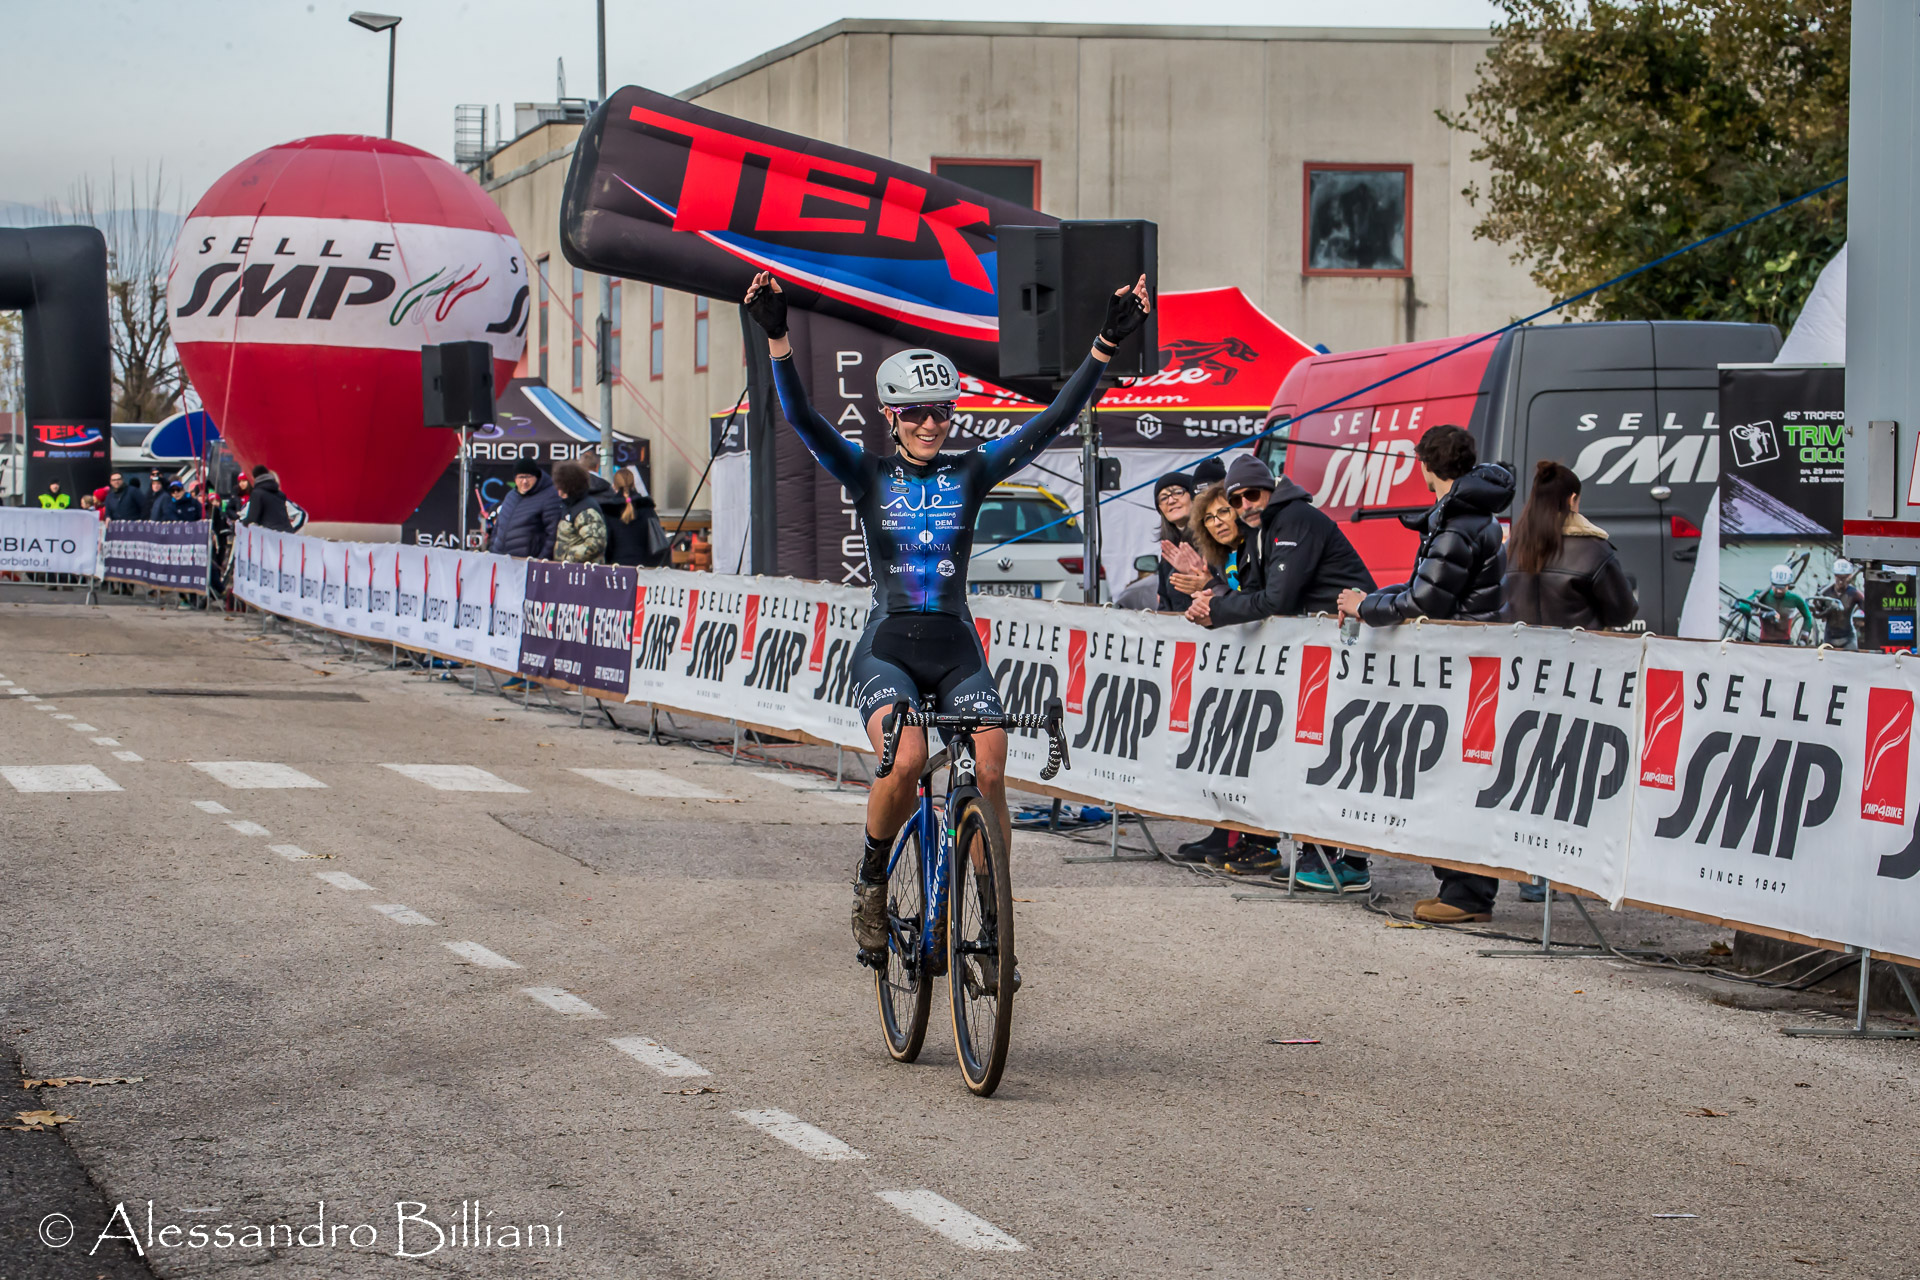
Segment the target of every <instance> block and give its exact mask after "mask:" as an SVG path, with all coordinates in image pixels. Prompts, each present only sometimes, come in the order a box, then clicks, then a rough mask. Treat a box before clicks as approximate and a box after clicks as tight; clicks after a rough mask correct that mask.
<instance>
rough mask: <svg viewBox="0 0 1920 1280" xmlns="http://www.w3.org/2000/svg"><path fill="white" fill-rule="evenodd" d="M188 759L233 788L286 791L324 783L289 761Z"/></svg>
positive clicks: (209, 775)
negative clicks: (275, 762)
mask: <svg viewBox="0 0 1920 1280" xmlns="http://www.w3.org/2000/svg"><path fill="white" fill-rule="evenodd" d="M187 763H189V764H191V765H192V766H193V767H194V768H196V769H198V770H199V771H200V772H202V773H204V774H206V775H207V776H208V777H210V778H212V779H213V780H214V781H216V782H224V783H226V784H227V785H228V786H229V787H232V788H233V789H234V790H236V791H285V790H293V789H295V788H305V787H325V786H326V785H327V784H326V783H324V782H322V781H320V780H319V779H318V778H310V777H308V776H307V775H306V774H304V773H302V772H300V771H299V770H298V769H296V768H294V767H293V766H292V765H286V764H273V763H271V762H269V761H265V760H189V761H188V762H187Z"/></svg>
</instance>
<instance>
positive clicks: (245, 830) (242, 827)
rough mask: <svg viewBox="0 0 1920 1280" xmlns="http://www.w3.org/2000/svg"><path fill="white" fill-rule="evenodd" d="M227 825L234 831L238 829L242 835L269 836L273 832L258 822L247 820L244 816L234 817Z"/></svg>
mask: <svg viewBox="0 0 1920 1280" xmlns="http://www.w3.org/2000/svg"><path fill="white" fill-rule="evenodd" d="M227 825H228V826H230V827H232V828H233V829H234V830H235V831H238V832H239V833H240V834H241V835H243V836H270V835H272V834H273V833H272V832H271V831H268V830H267V829H266V828H265V827H263V826H261V825H260V824H259V823H257V822H249V821H247V820H246V819H245V818H235V819H234V820H233V821H231V822H229V823H228V824H227Z"/></svg>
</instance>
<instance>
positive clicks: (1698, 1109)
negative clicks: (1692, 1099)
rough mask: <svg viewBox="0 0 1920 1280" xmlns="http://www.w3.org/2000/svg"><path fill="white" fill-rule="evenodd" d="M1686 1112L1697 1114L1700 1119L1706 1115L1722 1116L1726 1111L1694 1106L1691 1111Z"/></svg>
mask: <svg viewBox="0 0 1920 1280" xmlns="http://www.w3.org/2000/svg"><path fill="white" fill-rule="evenodd" d="M1687 1114H1688V1115H1690V1116H1699V1117H1701V1118H1702V1119H1705V1118H1706V1117H1709V1116H1712V1117H1716V1118H1717V1117H1720V1116H1724V1115H1726V1114H1727V1113H1726V1112H1725V1111H1715V1110H1714V1109H1713V1108H1712V1107H1695V1108H1694V1109H1693V1110H1692V1111H1689V1112H1687Z"/></svg>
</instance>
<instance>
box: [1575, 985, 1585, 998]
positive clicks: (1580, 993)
mask: <svg viewBox="0 0 1920 1280" xmlns="http://www.w3.org/2000/svg"><path fill="white" fill-rule="evenodd" d="M1573 994H1575V995H1577V996H1583V995H1585V994H1587V989H1586V988H1585V987H1575V988H1574V989H1573Z"/></svg>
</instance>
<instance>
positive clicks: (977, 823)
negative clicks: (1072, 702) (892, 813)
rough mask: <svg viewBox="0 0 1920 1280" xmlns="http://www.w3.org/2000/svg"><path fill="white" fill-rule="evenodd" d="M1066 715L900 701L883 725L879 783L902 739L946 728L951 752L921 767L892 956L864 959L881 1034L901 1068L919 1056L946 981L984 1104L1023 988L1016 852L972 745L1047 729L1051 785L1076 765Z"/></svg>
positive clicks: (900, 848) (892, 890)
mask: <svg viewBox="0 0 1920 1280" xmlns="http://www.w3.org/2000/svg"><path fill="white" fill-rule="evenodd" d="M930 703H931V699H929V704H930ZM1062 716H1063V712H1062V708H1061V705H1060V699H1058V698H1053V699H1051V700H1049V701H1048V703H1047V706H1046V710H1045V711H1044V712H1043V713H1041V714H1039V715H997V716H988V715H942V714H940V713H938V712H936V711H933V710H931V709H930V707H929V709H926V710H918V711H916V710H915V709H914V708H913V705H912V704H911V703H908V702H904V701H902V702H897V703H895V704H894V706H893V709H892V710H891V711H889V712H888V713H887V717H886V719H885V720H883V721H882V722H881V729H882V733H883V742H882V750H881V753H880V763H879V766H878V767H877V768H876V769H875V770H874V773H875V776H877V777H882V778H884V777H886V776H887V775H888V774H889V773H891V772H892V771H893V758H894V754H895V752H896V751H897V750H898V749H899V746H900V731H901V730H902V729H907V728H916V729H938V730H940V731H941V736H942V737H943V738H945V739H946V745H945V747H944V748H943V749H942V750H941V751H939V752H938V753H937V754H932V755H929V757H928V759H927V763H926V765H925V766H924V767H923V768H922V769H921V771H920V804H919V807H918V809H916V810H915V811H914V814H913V816H912V817H910V818H909V819H907V824H906V826H905V827H904V828H902V829H901V832H900V838H899V840H898V841H897V842H896V843H895V845H894V848H893V856H892V857H891V858H890V859H889V860H888V863H887V949H886V952H885V954H884V955H881V954H879V953H877V952H876V953H871V954H869V953H866V952H862V953H861V956H860V960H861V963H863V964H867V965H871V966H872V967H873V969H874V970H875V972H874V993H875V997H876V999H877V1000H878V1002H879V1005H880V1026H881V1029H882V1031H883V1032H884V1033H885V1035H886V1041H887V1053H888V1054H889V1055H890V1056H891V1057H892V1058H893V1060H894V1061H896V1062H912V1061H913V1060H914V1059H915V1058H917V1057H919V1055H920V1047H921V1044H922V1043H923V1042H924V1041H925V1039H926V1034H927V1018H928V1015H929V1013H930V1012H931V1010H932V1007H933V980H934V979H936V978H939V977H941V976H943V975H944V976H945V977H946V979H947V991H948V996H949V1003H950V1005H951V1008H952V1016H953V1042H954V1049H955V1052H956V1054H957V1056H958V1057H959V1059H960V1074H961V1075H962V1076H963V1077H964V1078H965V1080H966V1082H967V1088H968V1089H970V1090H972V1091H973V1092H974V1093H976V1094H978V1095H979V1096H981V1097H983V1098H984V1097H987V1096H989V1095H991V1094H992V1093H993V1091H994V1090H995V1089H996V1088H998V1087H999V1084H1000V1075H1001V1073H1002V1072H1003V1071H1004V1070H1005V1069H1006V1065H1007V1044H1008V1040H1009V1038H1010V1034H1011V1031H1012V1028H1013V993H1014V991H1015V990H1017V978H1016V976H1015V971H1014V950H1013V881H1012V878H1011V877H1012V873H1011V871H1010V869H1009V867H1008V863H1007V842H1006V839H1005V838H1004V837H1003V836H1002V835H1001V833H1000V827H999V824H998V823H996V822H995V821H994V820H993V816H992V813H991V812H990V811H989V809H988V807H987V804H986V801H985V799H984V798H983V797H982V796H981V794H980V790H979V787H978V785H977V783H976V781H975V777H974V753H973V735H974V734H975V733H977V732H979V731H980V730H982V729H1044V730H1046V733H1047V738H1048V746H1047V763H1046V765H1045V767H1043V768H1042V769H1041V770H1040V777H1041V779H1042V780H1043V781H1044V780H1047V779H1051V778H1052V777H1053V776H1054V775H1055V774H1056V773H1058V772H1059V771H1060V770H1061V769H1062V768H1066V767H1071V765H1070V762H1069V761H1068V759H1067V741H1066V734H1065V730H1064V728H1063V727H1062ZM942 768H945V769H946V770H947V789H946V794H945V796H944V797H942V798H941V799H940V800H938V801H936V800H935V798H934V794H933V775H934V774H935V773H936V772H937V771H938V770H940V769H942ZM942 817H944V818H945V821H944V822H943V821H942V820H941V819H942Z"/></svg>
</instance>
